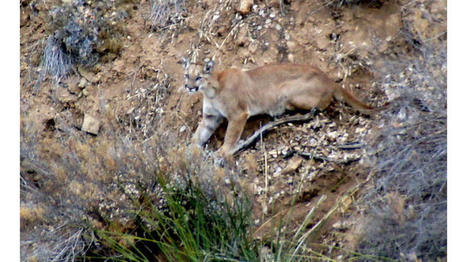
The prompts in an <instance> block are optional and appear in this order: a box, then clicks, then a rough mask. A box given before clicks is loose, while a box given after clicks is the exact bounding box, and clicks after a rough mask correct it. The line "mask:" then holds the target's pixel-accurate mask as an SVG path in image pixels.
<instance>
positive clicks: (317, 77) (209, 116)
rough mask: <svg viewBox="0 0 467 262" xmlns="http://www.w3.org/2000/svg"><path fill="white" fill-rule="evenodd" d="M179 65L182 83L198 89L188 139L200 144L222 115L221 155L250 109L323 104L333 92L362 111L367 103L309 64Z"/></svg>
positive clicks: (278, 109)
mask: <svg viewBox="0 0 467 262" xmlns="http://www.w3.org/2000/svg"><path fill="white" fill-rule="evenodd" d="M212 66H213V65H211V68H212ZM185 69H186V71H185V72H186V75H185V87H186V88H187V89H191V90H196V91H198V89H199V91H201V92H202V93H203V119H202V120H201V122H200V124H199V126H198V128H197V130H196V132H195V134H194V136H193V142H194V143H195V144H197V145H199V146H202V145H203V144H204V143H206V142H207V140H208V139H209V138H210V137H211V135H212V133H213V132H214V131H215V130H216V128H217V127H218V126H219V124H220V123H221V121H222V119H223V118H226V119H227V121H228V126H227V133H226V135H225V139H224V144H223V145H222V147H221V148H220V150H219V154H220V155H221V156H228V155H231V154H232V152H231V150H232V148H234V146H235V144H236V143H237V141H238V140H239V138H240V136H241V134H242V132H243V129H244V127H245V123H246V121H247V119H248V118H249V117H250V116H253V115H258V114H269V115H271V116H277V115H280V114H282V113H284V111H285V110H293V109H305V110H311V109H313V108H317V109H320V110H324V109H325V108H326V107H327V106H328V105H329V104H330V103H331V101H332V98H333V97H334V98H336V99H338V100H342V101H345V102H347V103H348V104H349V105H351V106H352V107H354V108H355V109H357V110H359V111H361V112H364V113H367V112H368V111H369V110H371V109H372V108H371V107H370V106H368V105H365V104H364V103H362V102H360V101H359V100H358V99H356V98H355V97H354V96H353V95H352V94H351V93H349V92H348V91H346V90H345V89H343V88H341V87H339V86H338V85H337V84H336V83H334V82H333V81H332V80H331V79H329V78H328V77H327V76H326V74H324V73H323V72H322V71H321V70H319V69H318V68H316V67H313V66H310V65H297V64H276V65H266V66H262V67H258V68H256V69H253V70H250V71H242V70H240V69H235V68H231V69H227V70H224V71H220V72H214V73H212V74H210V70H209V68H208V69H206V66H205V70H204V73H205V74H204V75H202V76H201V77H200V76H199V75H198V74H197V73H196V71H198V70H199V69H197V66H196V65H189V66H186V67H185Z"/></svg>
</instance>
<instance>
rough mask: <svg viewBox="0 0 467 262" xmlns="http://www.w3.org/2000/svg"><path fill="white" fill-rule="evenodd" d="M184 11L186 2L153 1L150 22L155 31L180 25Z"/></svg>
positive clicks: (178, 0)
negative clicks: (171, 25)
mask: <svg viewBox="0 0 467 262" xmlns="http://www.w3.org/2000/svg"><path fill="white" fill-rule="evenodd" d="M184 11H186V7H185V0H151V10H150V14H149V21H150V22H151V25H152V28H153V29H158V28H163V27H166V26H169V25H170V24H177V23H179V22H180V21H181V20H182V19H183V16H182V13H183V12H184Z"/></svg>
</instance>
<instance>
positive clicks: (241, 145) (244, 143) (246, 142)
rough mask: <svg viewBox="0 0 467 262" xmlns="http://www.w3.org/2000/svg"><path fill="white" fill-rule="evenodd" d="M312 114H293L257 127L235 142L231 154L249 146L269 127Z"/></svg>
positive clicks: (305, 117) (309, 116)
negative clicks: (254, 130) (244, 138)
mask: <svg viewBox="0 0 467 262" xmlns="http://www.w3.org/2000/svg"><path fill="white" fill-rule="evenodd" d="M314 115H315V114H314V113H313V112H310V113H307V114H304V115H294V116H290V117H284V118H281V119H278V120H275V121H272V122H269V123H267V124H266V125H264V126H262V127H261V128H260V129H258V130H257V131H256V132H255V133H254V134H253V135H251V136H250V137H248V138H247V139H246V140H244V141H240V142H239V143H237V146H235V147H234V149H233V150H232V154H235V153H237V152H238V151H240V150H242V149H243V148H245V147H247V146H249V145H250V144H251V143H253V141H255V140H256V139H257V138H258V136H259V135H261V134H262V133H264V132H265V131H267V130H270V129H271V128H273V127H275V126H278V125H282V124H284V123H289V122H298V121H307V120H310V119H312V118H313V116H314Z"/></svg>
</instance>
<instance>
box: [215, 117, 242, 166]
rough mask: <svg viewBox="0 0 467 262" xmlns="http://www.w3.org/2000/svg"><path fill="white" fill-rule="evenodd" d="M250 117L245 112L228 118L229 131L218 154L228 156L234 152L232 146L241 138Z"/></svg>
mask: <svg viewBox="0 0 467 262" xmlns="http://www.w3.org/2000/svg"><path fill="white" fill-rule="evenodd" d="M248 117H249V116H248V114H247V113H246V112H245V113H241V114H239V115H237V116H235V117H231V118H230V119H227V120H228V121H229V123H228V125H227V132H226V133H225V138H224V144H223V145H222V147H221V148H220V149H219V151H218V154H219V155H220V156H221V157H226V156H229V155H231V154H232V152H231V151H232V148H233V147H234V146H235V144H236V143H237V141H238V140H239V139H240V136H241V135H242V132H243V129H244V128H245V124H246V120H247V119H248Z"/></svg>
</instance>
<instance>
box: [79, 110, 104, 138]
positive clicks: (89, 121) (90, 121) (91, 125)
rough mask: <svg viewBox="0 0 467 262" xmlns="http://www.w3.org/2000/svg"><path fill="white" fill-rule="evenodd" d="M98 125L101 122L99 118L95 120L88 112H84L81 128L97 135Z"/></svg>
mask: <svg viewBox="0 0 467 262" xmlns="http://www.w3.org/2000/svg"><path fill="white" fill-rule="evenodd" d="M100 125H101V123H100V121H99V120H97V119H96V118H94V117H92V116H91V115H89V114H84V120H83V125H82V126H81V130H83V131H85V132H88V133H90V134H93V135H97V134H98V133H99V128H100Z"/></svg>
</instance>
